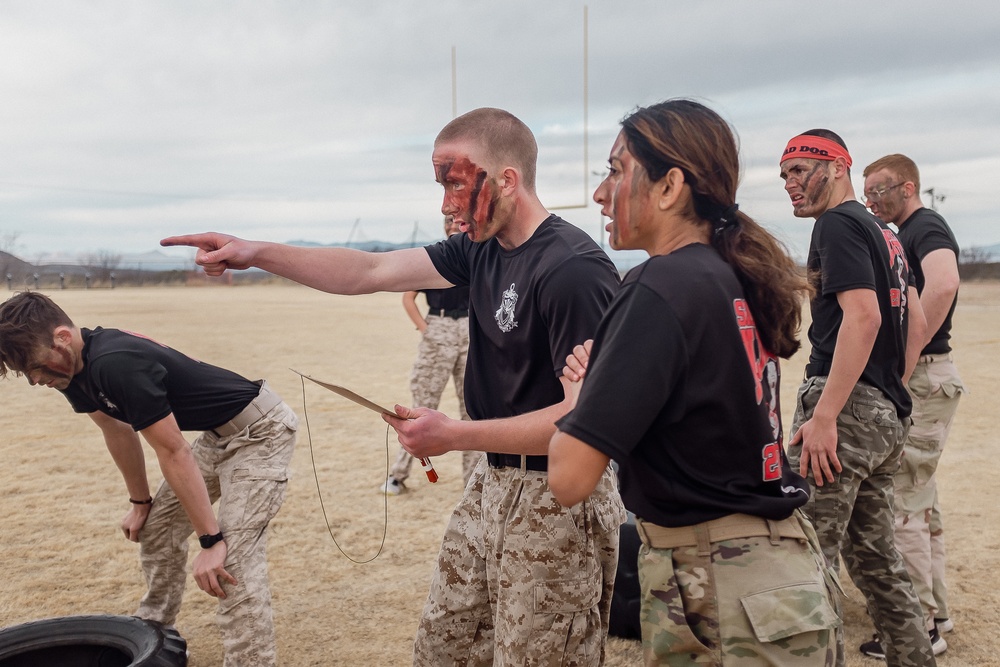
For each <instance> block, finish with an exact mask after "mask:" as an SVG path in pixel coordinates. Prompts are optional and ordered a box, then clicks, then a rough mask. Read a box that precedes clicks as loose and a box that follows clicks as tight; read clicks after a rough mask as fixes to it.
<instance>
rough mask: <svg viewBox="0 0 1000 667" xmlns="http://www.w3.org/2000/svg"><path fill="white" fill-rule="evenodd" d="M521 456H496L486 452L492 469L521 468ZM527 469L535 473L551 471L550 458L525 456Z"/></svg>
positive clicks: (487, 460)
mask: <svg viewBox="0 0 1000 667" xmlns="http://www.w3.org/2000/svg"><path fill="white" fill-rule="evenodd" d="M521 458H522V456H521V455H520V454H494V453H493V452H486V462H487V463H489V464H490V467H491V468H520V467H521ZM523 458H524V459H526V461H525V466H524V467H525V469H526V470H534V471H535V472H546V471H547V470H548V469H549V457H547V456H524V457H523Z"/></svg>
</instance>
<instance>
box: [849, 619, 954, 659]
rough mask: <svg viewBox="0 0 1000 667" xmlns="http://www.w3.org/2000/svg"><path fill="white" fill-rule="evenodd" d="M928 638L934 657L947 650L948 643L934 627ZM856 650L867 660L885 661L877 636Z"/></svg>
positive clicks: (882, 648) (873, 636) (883, 651)
mask: <svg viewBox="0 0 1000 667" xmlns="http://www.w3.org/2000/svg"><path fill="white" fill-rule="evenodd" d="M930 638H931V651H932V652H933V653H934V655H941V654H942V653H944V652H945V651H947V650H948V642H946V641H945V640H944V639H942V637H941V635H940V634H939V633H938V631H937V628H936V627H935V628H934V629H933V630H931V631H930ZM858 648H859V649H860V650H861V654H862V655H867V656H868V657H869V658H876V659H878V660H885V648H884V647H883V646H882V641H881V640H880V639H879V636H878V635H877V634H875V635H872V640H871V641H870V642H865V643H864V644H862V645H861V646H860V647H858Z"/></svg>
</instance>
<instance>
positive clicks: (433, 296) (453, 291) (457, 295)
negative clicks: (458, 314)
mask: <svg viewBox="0 0 1000 667" xmlns="http://www.w3.org/2000/svg"><path fill="white" fill-rule="evenodd" d="M420 291H421V292H423V293H424V296H425V297H427V306H428V307H429V308H430V309H431V310H468V309H469V288H468V287H467V286H465V285H462V286H459V287H449V288H447V289H422V290H420Z"/></svg>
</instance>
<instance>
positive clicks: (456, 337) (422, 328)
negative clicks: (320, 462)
mask: <svg viewBox="0 0 1000 667" xmlns="http://www.w3.org/2000/svg"><path fill="white" fill-rule="evenodd" d="M444 233H445V237H449V236H453V235H455V234H459V233H461V232H460V231H459V229H458V224H457V223H456V222H455V219H454V218H453V217H452V216H446V217H445V219H444ZM420 292H423V293H424V297H425V298H426V299H427V315H426V316H424V315H421V314H420V309H419V308H418V307H417V295H418V294H420ZM403 309H404V310H405V311H406V314H407V316H408V317H409V318H410V321H411V322H413V325H414V326H415V327H416V328H417V331H419V332H420V345H419V346H418V347H417V359H416V361H414V362H413V370H412V371H411V373H410V392H411V393H412V395H413V407H417V408H430V409H431V410H437V407H438V403H439V402H440V401H441V394H442V393H443V392H444V388H445V385H447V384H448V378H451V380H452V382H453V383H454V385H455V393H456V394H457V395H458V411H459V413H460V414H461V416H462V419H468V418H469V415H468V413H467V412H466V411H465V362H466V357H467V356H468V354H469V288H468V287H450V288H448V289H443V290H439V289H425V290H418V291H410V292H404V293H403ZM481 458H482V453H481V452H474V451H468V450H467V451H464V452H462V482H463V484H468V483H469V478H471V477H472V471H473V470H475V469H476V464H478V463H479V460H480V459H481ZM412 467H413V456H411V455H410V453H409V452H408V451H406V450H405V449H403V448H402V447H400V449H399V454H398V455H397V456H396V460H395V462H394V463H393V464H392V467H391V468H390V469H389V478H388V479H386V480H385V484H383V485H382V488H381V491H382V492H383V493H386V494H388V495H391V496H398V495H399V494H400V493H402V492H403V491H404V490H406V488H407V487H406V484H405V482H406V480H407V479H408V478H409V476H410V469H411V468H412Z"/></svg>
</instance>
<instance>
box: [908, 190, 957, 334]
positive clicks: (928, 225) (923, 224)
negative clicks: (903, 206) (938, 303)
mask: <svg viewBox="0 0 1000 667" xmlns="http://www.w3.org/2000/svg"><path fill="white" fill-rule="evenodd" d="M896 235H897V236H898V237H899V242H900V243H902V244H903V249H904V250H905V251H906V257H907V259H909V261H910V271H912V272H913V277H914V278H915V280H916V284H917V292H919V293H920V294H923V293H924V269H923V267H922V266H921V265H920V263H921V262H922V261H924V258H925V257H927V255H929V254H930V253H932V252H934V251H935V250H941V249H943V248H946V249H948V250H951V251H952V252H954V253H955V261H958V256H959V250H958V241H956V240H955V235H954V234H952V232H951V228H950V227H949V226H948V223H947V222H945V221H944V218H942V217H941V216H940V215H939V214H938V213H937V211H932V210H931V209H929V208H919V209H917V210H916V211H914V212H913V215H911V216H910V217H909V218H907V219H906V221H905V222H904V223H903V224H901V225H900V226H899V232H898V233H897V234H896ZM956 303H958V294H956V295H955V300H954V301H952V302H951V308H949V309H948V315H947V317H945V318H944V322H942V323H941V328H939V329H938V330H937V331H936V332H935V333H934V337H933V338H931V340H930V342H929V343H927V346H926V347H925V348H924V349H923V351H922V352H921V354H947V353H948V352H951V343H950V342H949V341H950V340H951V318H952V316H953V315H954V314H955V304H956Z"/></svg>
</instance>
